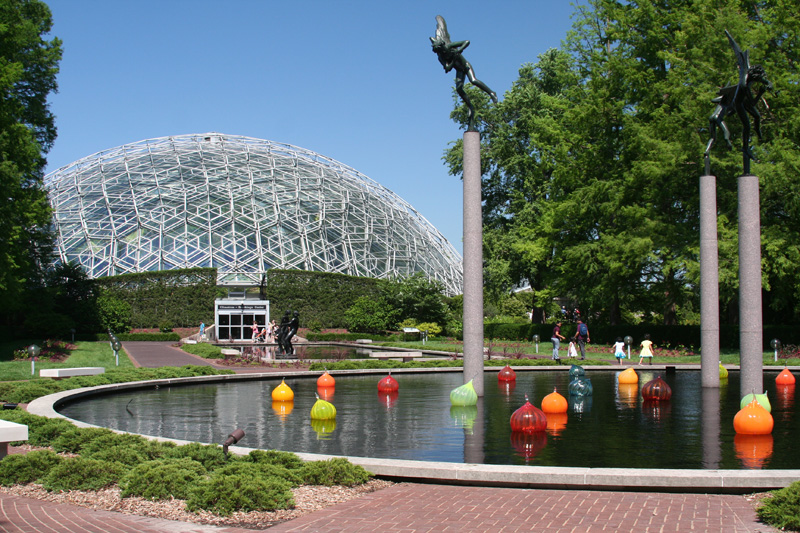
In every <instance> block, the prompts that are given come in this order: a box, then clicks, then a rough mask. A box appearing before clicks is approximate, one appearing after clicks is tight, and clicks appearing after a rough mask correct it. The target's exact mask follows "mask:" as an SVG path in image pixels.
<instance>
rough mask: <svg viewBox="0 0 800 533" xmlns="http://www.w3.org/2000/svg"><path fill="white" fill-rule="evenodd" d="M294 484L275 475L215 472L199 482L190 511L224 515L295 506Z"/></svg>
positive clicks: (189, 502)
mask: <svg viewBox="0 0 800 533" xmlns="http://www.w3.org/2000/svg"><path fill="white" fill-rule="evenodd" d="M291 489H292V486H291V484H290V483H289V482H288V481H285V480H283V479H280V478H275V477H266V478H261V477H250V476H248V475H224V474H217V473H214V474H212V475H211V477H210V478H208V479H205V480H203V481H200V482H199V483H198V484H197V485H195V486H194V487H193V488H192V489H191V490H190V494H189V498H188V499H187V500H186V508H187V509H189V510H190V511H199V510H201V509H202V510H206V511H211V512H214V513H217V514H219V515H222V516H228V515H230V514H231V513H233V512H234V511H244V512H248V511H274V510H276V509H288V508H290V507H292V506H294V496H293V495H292V490H291Z"/></svg>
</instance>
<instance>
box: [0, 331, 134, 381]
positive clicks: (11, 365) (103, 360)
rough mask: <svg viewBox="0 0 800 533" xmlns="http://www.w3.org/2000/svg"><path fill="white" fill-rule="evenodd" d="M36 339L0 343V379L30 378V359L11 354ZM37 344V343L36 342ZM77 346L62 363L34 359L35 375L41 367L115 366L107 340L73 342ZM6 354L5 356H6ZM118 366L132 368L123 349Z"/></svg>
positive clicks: (110, 367) (108, 367) (109, 368)
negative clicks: (0, 355)
mask: <svg viewBox="0 0 800 533" xmlns="http://www.w3.org/2000/svg"><path fill="white" fill-rule="evenodd" d="M34 343H36V341H29V342H27V343H26V342H25V341H14V342H13V344H12V343H9V342H6V343H2V344H0V354H2V356H3V357H0V361H2V362H0V381H15V380H20V379H31V377H32V376H31V361H30V359H26V360H24V361H13V360H11V359H12V354H13V351H14V350H15V349H18V348H21V347H22V346H27V345H30V344H34ZM36 344H38V343H36ZM75 344H76V345H77V348H76V349H75V350H73V352H72V353H71V354H70V356H69V357H68V358H67V359H66V360H65V361H64V362H63V363H51V362H50V361H49V360H46V359H45V360H42V359H40V360H39V361H36V364H35V371H36V372H35V377H39V370H41V369H43V368H71V367H77V366H102V367H104V368H105V369H106V370H111V369H113V368H117V366H116V361H115V359H114V351H113V350H112V349H111V347H110V346H109V344H108V343H107V342H83V341H79V342H77V343H75ZM6 356H7V357H6ZM119 368H133V363H131V360H130V359H129V358H128V356H127V354H126V353H125V351H124V350H123V351H120V352H119Z"/></svg>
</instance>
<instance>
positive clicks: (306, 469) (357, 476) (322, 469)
mask: <svg viewBox="0 0 800 533" xmlns="http://www.w3.org/2000/svg"><path fill="white" fill-rule="evenodd" d="M298 474H299V475H300V477H302V478H303V481H304V482H305V483H306V484H308V485H327V486H332V485H345V486H348V487H349V486H352V485H360V484H361V483H366V482H367V481H369V479H370V477H371V476H372V474H370V473H369V472H367V471H366V470H364V468H362V467H360V466H358V465H354V464H353V463H351V462H350V461H348V460H347V459H344V458H342V457H340V458H336V459H330V460H328V461H309V462H307V463H305V464H304V465H303V467H302V468H301V469H300V471H299V472H298Z"/></svg>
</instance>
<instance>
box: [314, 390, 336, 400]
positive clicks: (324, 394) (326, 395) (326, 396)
mask: <svg viewBox="0 0 800 533" xmlns="http://www.w3.org/2000/svg"><path fill="white" fill-rule="evenodd" d="M335 392H336V387H317V396H319V397H320V398H322V399H323V400H326V401H331V400H333V395H334V393H335Z"/></svg>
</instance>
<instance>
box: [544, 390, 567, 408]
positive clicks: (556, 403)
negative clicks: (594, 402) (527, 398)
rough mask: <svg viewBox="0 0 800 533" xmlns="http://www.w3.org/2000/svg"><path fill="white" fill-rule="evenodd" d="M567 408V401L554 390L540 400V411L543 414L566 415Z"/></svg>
mask: <svg viewBox="0 0 800 533" xmlns="http://www.w3.org/2000/svg"><path fill="white" fill-rule="evenodd" d="M568 408H569V402H567V399H566V398H564V397H563V396H561V395H560V394H559V393H558V391H556V390H555V389H553V392H551V393H550V394H548V395H547V396H545V397H544V398H542V411H544V412H545V413H548V414H549V413H566V412H567V409H568Z"/></svg>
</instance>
